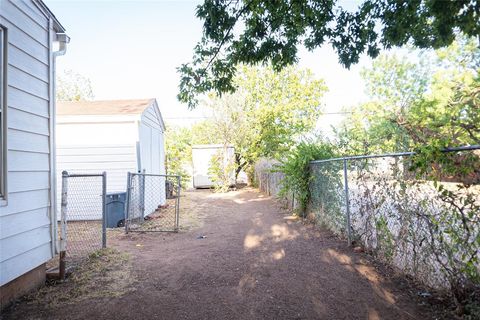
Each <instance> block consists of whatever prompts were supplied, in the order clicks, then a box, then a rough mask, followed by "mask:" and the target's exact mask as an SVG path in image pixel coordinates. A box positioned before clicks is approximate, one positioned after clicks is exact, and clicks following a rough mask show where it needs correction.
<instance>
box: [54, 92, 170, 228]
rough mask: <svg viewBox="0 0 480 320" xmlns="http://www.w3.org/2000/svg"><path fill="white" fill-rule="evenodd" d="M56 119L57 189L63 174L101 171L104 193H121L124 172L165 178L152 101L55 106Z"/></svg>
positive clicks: (161, 132)
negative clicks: (104, 184)
mask: <svg viewBox="0 0 480 320" xmlns="http://www.w3.org/2000/svg"><path fill="white" fill-rule="evenodd" d="M57 115H58V116H57V129H56V130H57V175H58V178H57V181H58V184H57V188H60V186H61V179H60V176H61V173H62V171H63V170H66V171H68V172H69V173H101V172H103V171H106V172H107V192H124V191H126V186H127V172H145V173H152V174H165V150H164V131H165V124H164V122H163V119H162V115H161V113H160V110H159V108H158V104H157V101H156V100H155V99H146V100H111V101H78V102H59V103H58V108H57ZM58 200H59V199H58ZM82 218H83V219H86V220H88V219H99V218H100V217H96V216H85V217H83V216H82Z"/></svg>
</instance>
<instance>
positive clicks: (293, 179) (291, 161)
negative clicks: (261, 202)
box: [275, 142, 335, 215]
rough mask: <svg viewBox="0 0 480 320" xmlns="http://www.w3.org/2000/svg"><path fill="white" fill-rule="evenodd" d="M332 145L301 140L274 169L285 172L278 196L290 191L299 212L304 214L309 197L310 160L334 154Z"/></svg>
mask: <svg viewBox="0 0 480 320" xmlns="http://www.w3.org/2000/svg"><path fill="white" fill-rule="evenodd" d="M334 150H335V149H334V147H333V145H331V144H330V143H309V142H301V143H299V144H298V146H297V147H296V148H295V149H294V150H293V151H292V152H291V153H290V154H289V155H288V156H287V157H286V158H285V160H283V161H282V162H281V163H280V165H278V166H277V167H276V169H275V170H278V171H280V172H283V173H284V174H285V176H284V179H283V180H282V181H281V183H280V185H281V190H280V196H287V195H288V194H289V193H292V194H293V196H294V197H295V199H296V200H297V201H298V203H299V208H298V209H299V213H300V214H301V215H304V214H305V212H306V208H307V204H308V200H309V198H310V189H309V182H310V171H309V170H308V168H309V166H310V161H312V160H317V159H327V158H332V157H334V156H335V152H334Z"/></svg>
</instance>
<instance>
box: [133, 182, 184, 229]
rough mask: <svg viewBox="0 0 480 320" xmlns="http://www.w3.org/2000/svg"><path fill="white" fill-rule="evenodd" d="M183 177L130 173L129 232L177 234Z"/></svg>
mask: <svg viewBox="0 0 480 320" xmlns="http://www.w3.org/2000/svg"><path fill="white" fill-rule="evenodd" d="M180 190H181V183H180V176H173V175H160V174H145V173H129V174H128V187H127V204H126V218H125V232H126V233H128V232H135V231H136V232H152V231H171V232H177V231H178V227H179V210H180Z"/></svg>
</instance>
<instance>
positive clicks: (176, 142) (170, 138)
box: [165, 126, 192, 188]
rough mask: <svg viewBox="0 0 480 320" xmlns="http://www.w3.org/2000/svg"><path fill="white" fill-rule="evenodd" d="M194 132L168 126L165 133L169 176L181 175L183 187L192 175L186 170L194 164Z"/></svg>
mask: <svg viewBox="0 0 480 320" xmlns="http://www.w3.org/2000/svg"><path fill="white" fill-rule="evenodd" d="M191 141H192V132H191V130H190V129H188V128H183V127H174V126H168V127H167V130H166V132H165V150H166V171H167V174H175V175H180V176H181V178H182V187H184V188H185V187H186V186H187V181H189V180H190V174H189V173H188V171H187V170H186V169H185V167H186V166H189V165H191V162H192V142H191Z"/></svg>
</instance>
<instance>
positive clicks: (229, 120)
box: [192, 66, 326, 175]
mask: <svg viewBox="0 0 480 320" xmlns="http://www.w3.org/2000/svg"><path fill="white" fill-rule="evenodd" d="M235 81H236V84H237V86H238V88H239V90H238V91H237V92H236V93H234V94H225V95H222V96H221V97H220V96H216V95H211V96H210V99H209V103H208V106H209V107H210V109H211V111H212V119H209V120H207V121H205V122H203V123H200V124H198V125H196V126H195V127H194V128H193V129H192V131H193V136H194V140H196V141H200V142H202V143H222V144H232V145H233V146H234V147H235V152H236V164H237V166H236V172H237V175H238V173H239V172H240V170H242V169H244V168H247V169H251V168H252V165H253V164H254V163H255V161H256V160H257V159H258V158H259V157H270V158H276V159H280V158H281V157H282V156H283V155H285V154H286V153H287V152H288V151H289V150H290V149H291V148H292V147H293V146H294V145H295V144H296V142H298V141H299V140H300V139H301V137H302V136H303V135H304V134H306V133H308V132H310V131H311V130H313V129H314V128H315V125H316V122H317V119H318V117H319V116H320V112H321V106H322V105H321V99H322V97H323V94H324V92H325V91H326V87H325V84H324V82H323V81H322V80H318V79H315V78H314V76H313V74H312V72H311V71H309V70H305V69H299V68H296V67H293V66H291V67H287V68H285V69H283V70H282V71H280V72H275V71H274V70H273V69H272V68H265V67H264V68H261V67H247V66H240V67H239V73H238V74H237V77H236V79H235ZM247 171H249V170H247Z"/></svg>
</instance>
